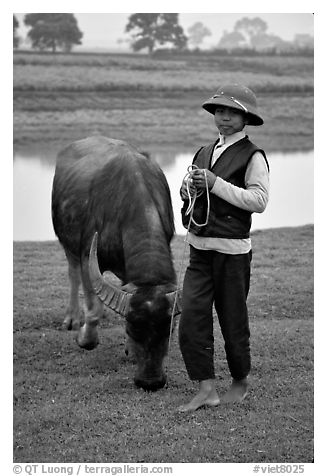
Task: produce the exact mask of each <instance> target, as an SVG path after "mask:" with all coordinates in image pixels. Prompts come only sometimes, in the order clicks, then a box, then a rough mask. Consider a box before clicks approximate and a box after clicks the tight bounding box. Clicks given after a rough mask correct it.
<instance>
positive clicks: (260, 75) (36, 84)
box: [14, 53, 313, 151]
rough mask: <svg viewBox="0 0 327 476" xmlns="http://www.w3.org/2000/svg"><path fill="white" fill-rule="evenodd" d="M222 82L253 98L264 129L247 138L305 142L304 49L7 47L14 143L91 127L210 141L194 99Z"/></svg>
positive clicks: (307, 70) (70, 135)
mask: <svg viewBox="0 0 327 476" xmlns="http://www.w3.org/2000/svg"><path fill="white" fill-rule="evenodd" d="M225 81H235V82H241V83H244V84H246V85H248V86H249V87H251V88H253V89H254V90H255V92H256V94H257V96H258V102H259V106H260V111H261V112H262V114H263V116H264V117H265V119H266V122H265V127H263V128H251V129H250V132H251V137H252V139H253V140H254V141H257V142H259V143H260V145H261V146H262V147H264V148H266V149H267V150H268V151H276V150H279V151H280V150H310V149H312V148H313V58H312V57H214V56H209V55H197V56H195V55H193V56H192V55H189V56H184V57H183V56H181V57H179V56H178V57H173V58H170V57H164V58H149V57H147V56H142V55H90V54H70V55H63V54H58V55H51V54H23V53H17V54H15V55H14V143H15V146H16V147H18V148H19V147H25V146H28V145H29V144H31V143H32V144H33V143H38V142H40V141H41V142H42V141H43V142H47V143H48V144H55V145H57V144H64V143H66V142H68V141H71V140H74V139H78V138H81V137H85V135H90V134H105V135H109V136H111V137H115V138H120V139H125V140H127V141H128V142H132V143H133V144H134V145H136V146H137V147H141V148H142V149H144V148H145V149H148V150H150V151H151V150H156V149H158V148H162V147H164V148H169V149H172V150H174V149H175V150H176V149H183V150H185V149H186V148H188V149H190V150H193V149H194V148H196V147H198V145H200V144H202V143H205V142H208V141H210V140H212V138H213V137H214V136H215V134H216V130H215V127H214V125H213V121H212V117H211V116H208V114H207V113H206V112H204V111H203V110H202V109H201V104H202V102H203V101H204V100H205V99H207V98H208V97H209V96H211V95H212V94H213V93H214V92H215V90H216V89H217V87H218V85H219V84H220V83H221V82H225Z"/></svg>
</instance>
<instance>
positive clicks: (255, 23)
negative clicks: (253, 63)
mask: <svg viewBox="0 0 327 476" xmlns="http://www.w3.org/2000/svg"><path fill="white" fill-rule="evenodd" d="M267 28H268V26H267V23H266V22H265V21H264V20H262V19H261V18H259V17H255V18H247V17H244V18H241V20H238V21H237V22H236V23H235V26H234V31H236V32H238V33H241V34H242V35H243V36H244V38H245V39H246V41H247V44H248V46H255V45H254V44H253V38H254V37H257V36H259V35H264V34H265V33H266V31H267Z"/></svg>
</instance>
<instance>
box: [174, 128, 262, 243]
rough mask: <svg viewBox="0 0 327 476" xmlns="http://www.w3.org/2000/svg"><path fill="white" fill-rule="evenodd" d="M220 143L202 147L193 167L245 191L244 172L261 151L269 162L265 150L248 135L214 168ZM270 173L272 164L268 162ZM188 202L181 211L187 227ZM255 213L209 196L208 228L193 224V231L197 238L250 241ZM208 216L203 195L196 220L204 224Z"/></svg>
mask: <svg viewBox="0 0 327 476" xmlns="http://www.w3.org/2000/svg"><path fill="white" fill-rule="evenodd" d="M216 143H217V142H214V143H213V144H209V145H207V146H204V147H202V148H201V149H199V150H198V152H197V153H196V154H195V156H194V159H193V164H195V165H197V166H198V167H199V168H200V169H209V170H210V171H211V172H213V173H214V174H215V175H217V176H218V177H221V178H222V179H224V180H226V181H227V182H230V183H232V184H233V185H236V186H237V187H241V188H244V189H245V173H246V169H247V166H248V163H249V161H250V159H251V157H252V156H253V154H254V153H255V152H261V153H262V154H263V156H264V158H265V160H266V162H267V158H266V155H265V153H264V151H263V150H262V149H259V148H258V147H257V146H256V145H255V144H253V143H252V142H251V141H250V140H249V138H248V136H245V137H244V138H243V139H241V140H239V141H238V142H236V143H235V144H233V145H231V146H230V147H228V148H227V149H226V150H225V151H224V152H223V153H222V154H221V156H220V157H219V158H218V160H217V161H216V162H215V164H214V166H213V167H211V166H210V164H211V157H212V154H213V151H214V147H215V145H216ZM267 167H268V170H269V165H268V162H267ZM188 204H189V203H188V200H186V201H185V202H184V205H183V208H182V222H183V225H184V227H185V228H188V224H189V219H190V215H187V216H186V215H185V212H186V210H187V207H188ZM251 215H252V213H251V212H248V211H247V210H242V209H241V208H238V207H236V206H235V205H232V204H230V203H228V202H226V200H223V199H222V198H220V197H217V195H215V194H213V193H210V214H209V221H208V224H207V225H206V226H203V227H199V226H197V225H195V224H194V223H191V226H190V231H191V232H192V233H194V234H195V235H199V236H207V237H215V238H237V239H241V238H248V237H249V236H250V228H251V222H252V218H251ZM206 216H207V197H206V193H203V194H202V195H201V196H200V197H198V198H197V199H196V201H195V205H194V211H193V218H194V220H195V221H196V222H197V223H204V222H205V219H206Z"/></svg>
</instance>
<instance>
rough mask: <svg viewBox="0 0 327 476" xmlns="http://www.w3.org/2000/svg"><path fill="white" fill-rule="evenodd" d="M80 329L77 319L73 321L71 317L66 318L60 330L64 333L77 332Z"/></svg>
mask: <svg viewBox="0 0 327 476" xmlns="http://www.w3.org/2000/svg"><path fill="white" fill-rule="evenodd" d="M80 327H81V324H80V321H79V319H73V318H72V317H71V316H66V317H65V319H64V321H63V323H62V328H63V329H64V330H65V331H78V330H79V328H80Z"/></svg>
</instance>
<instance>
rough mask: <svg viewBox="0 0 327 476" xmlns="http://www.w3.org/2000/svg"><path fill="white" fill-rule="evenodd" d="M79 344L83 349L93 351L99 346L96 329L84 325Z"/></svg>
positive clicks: (79, 335) (78, 340) (78, 338)
mask: <svg viewBox="0 0 327 476" xmlns="http://www.w3.org/2000/svg"><path fill="white" fill-rule="evenodd" d="M76 340H77V344H78V345H79V347H81V348H82V349H86V350H93V349H95V348H96V347H97V345H98V344H99V337H98V331H97V329H96V327H90V326H87V327H86V325H85V324H84V326H83V327H81V329H80V331H79V333H78V335H77V339H76Z"/></svg>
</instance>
